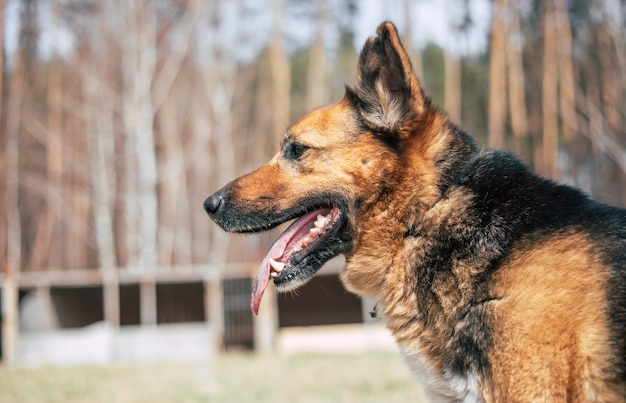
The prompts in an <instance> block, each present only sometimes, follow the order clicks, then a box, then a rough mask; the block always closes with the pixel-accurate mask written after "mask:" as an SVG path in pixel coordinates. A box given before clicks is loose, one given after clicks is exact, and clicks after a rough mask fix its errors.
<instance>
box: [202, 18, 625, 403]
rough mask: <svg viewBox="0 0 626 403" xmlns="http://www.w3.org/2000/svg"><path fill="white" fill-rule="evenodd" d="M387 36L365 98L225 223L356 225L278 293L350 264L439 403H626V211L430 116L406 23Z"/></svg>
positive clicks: (253, 179)
mask: <svg viewBox="0 0 626 403" xmlns="http://www.w3.org/2000/svg"><path fill="white" fill-rule="evenodd" d="M377 33H378V36H377V37H374V38H371V39H370V40H368V42H367V43H366V44H365V46H364V49H363V51H362V54H361V59H360V64H359V69H358V76H357V79H358V84H357V86H356V87H355V88H348V89H347V91H346V95H345V97H344V98H343V99H342V100H341V101H339V102H338V103H337V104H335V105H331V106H326V107H323V108H320V109H317V110H314V111H312V112H311V113H310V114H308V115H306V116H305V117H303V118H302V119H300V120H299V121H298V122H296V123H295V124H294V125H292V126H291V127H290V128H289V129H288V130H287V133H286V135H285V138H284V139H283V142H282V143H281V150H280V151H279V153H278V154H276V156H275V157H274V158H273V159H272V160H271V161H270V162H269V163H268V164H267V165H266V166H264V167H261V168H259V169H258V170H256V171H254V172H252V173H250V174H248V175H246V176H243V177H241V178H239V179H237V180H235V181H233V182H231V183H230V184H228V185H226V186H225V187H224V188H222V189H221V190H220V191H218V192H216V193H215V194H214V195H212V196H211V197H209V198H208V199H207V201H206V202H205V209H206V210H207V212H208V213H209V215H210V216H211V217H212V218H213V219H214V220H215V221H216V222H217V223H218V224H219V225H221V226H222V227H223V228H224V229H226V230H229V231H236V232H255V231H262V230H266V229H268V228H270V227H273V226H275V225H278V224H280V223H282V222H285V221H287V220H289V219H292V218H295V217H298V216H301V215H302V214H304V213H305V212H307V211H311V210H315V209H317V208H323V207H324V206H326V208H329V207H330V206H335V207H336V208H338V209H340V210H341V218H340V219H338V221H337V222H336V223H334V224H332V225H334V227H333V228H332V229H331V230H329V234H328V235H325V237H326V238H320V239H322V240H321V241H320V244H319V245H318V246H316V248H317V249H315V250H314V251H312V252H310V256H309V255H307V257H306V259H305V260H303V261H300V259H296V258H294V257H293V256H295V255H296V253H295V252H293V253H292V252H290V253H291V255H290V256H283V259H284V263H285V264H286V266H285V267H286V268H285V269H284V271H283V272H282V273H280V275H279V276H277V277H276V279H275V283H276V286H277V287H278V289H279V290H290V289H294V288H296V287H298V286H300V285H301V284H303V283H304V282H306V281H307V280H308V279H309V278H310V277H311V276H312V275H313V274H314V273H315V271H316V270H317V269H318V268H319V267H320V266H321V265H322V264H323V263H324V262H325V261H326V260H328V259H329V258H331V257H332V256H334V255H337V254H339V253H343V254H345V256H346V261H347V263H346V267H345V269H344V270H343V271H342V273H341V279H342V281H343V283H344V285H345V286H346V288H347V289H348V290H350V291H351V292H353V293H355V294H357V295H361V296H374V297H376V298H377V299H378V301H379V310H380V312H381V313H383V314H384V318H385V320H386V324H387V327H388V328H389V329H390V330H391V332H392V333H393V335H394V337H395V338H396V340H397V342H398V345H399V347H400V349H401V350H402V352H403V354H404V356H405V357H406V359H407V362H408V364H409V366H410V367H411V368H412V370H413V371H414V373H415V376H416V377H417V379H418V380H419V381H421V382H422V383H423V384H424V385H425V387H426V390H427V391H428V393H429V395H430V396H431V397H432V398H433V400H446V401H456V400H465V401H475V400H479V401H480V400H483V401H507V402H509V401H520V402H527V401H620V400H623V398H624V394H625V392H626V389H625V384H626V380H625V372H626V359H625V355H626V343H625V342H624V338H625V336H626V324H625V323H624V322H626V303H625V298H624V294H625V293H626V275H625V274H624V271H623V268H624V266H626V212H625V211H624V210H620V209H616V208H611V207H608V206H602V205H600V204H598V203H595V202H593V201H592V200H590V199H588V198H587V197H586V196H585V195H583V194H582V193H580V192H579V191H577V190H575V189H572V188H569V187H566V186H562V185H557V184H554V183H552V182H550V181H547V180H544V179H542V178H539V177H537V176H536V175H534V174H532V173H531V172H529V171H528V170H527V169H526V168H525V167H524V166H523V165H522V164H521V163H520V162H519V161H518V160H517V159H515V158H514V157H513V156H511V155H509V154H507V153H504V152H481V151H479V150H478V149H477V147H476V146H475V145H474V143H473V141H472V139H471V137H469V135H467V134H465V133H464V132H462V130H461V129H459V128H458V127H456V126H455V125H454V124H452V123H451V122H450V121H449V120H448V118H447V117H446V115H445V114H442V113H440V112H439V111H438V110H437V109H436V108H434V107H432V106H431V105H430V101H429V100H428V98H426V97H425V96H424V94H423V90H422V88H421V86H420V84H419V81H418V79H417V78H416V77H415V75H414V74H413V71H412V68H411V63H410V60H409V58H408V56H407V54H406V52H405V51H404V49H403V48H402V45H401V43H400V40H399V38H398V34H397V32H396V29H395V27H394V26H393V24H391V23H384V24H381V26H380V27H379V29H378V31H377ZM324 211H325V210H324ZM307 253H309V252H307ZM307 259H308V260H307ZM260 273H261V274H260V276H261V277H262V275H263V273H264V272H263V271H261V272H260Z"/></svg>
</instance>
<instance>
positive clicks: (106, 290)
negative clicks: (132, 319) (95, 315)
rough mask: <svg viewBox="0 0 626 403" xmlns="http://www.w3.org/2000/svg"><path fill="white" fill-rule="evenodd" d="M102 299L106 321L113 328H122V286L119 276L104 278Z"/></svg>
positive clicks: (110, 275)
mask: <svg viewBox="0 0 626 403" xmlns="http://www.w3.org/2000/svg"><path fill="white" fill-rule="evenodd" d="M103 277H104V278H103V284H102V298H103V305H104V320H105V321H106V322H108V323H110V324H111V325H113V327H115V328H117V327H119V326H120V286H119V281H118V279H117V275H116V274H114V273H108V274H106V275H105V276H103Z"/></svg>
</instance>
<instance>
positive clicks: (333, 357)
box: [0, 352, 423, 403]
mask: <svg viewBox="0 0 626 403" xmlns="http://www.w3.org/2000/svg"><path fill="white" fill-rule="evenodd" d="M408 401H411V402H420V401H423V397H422V393H421V388H420V386H419V385H418V384H417V383H416V382H414V381H413V380H412V379H411V376H410V373H409V370H408V368H407V367H406V366H405V365H404V363H403V362H402V359H401V357H400V356H399V355H398V353H394V352H368V353H360V354H293V355H283V356H279V355H271V356H262V355H255V354H243V353H227V354H223V355H221V356H219V357H218V358H217V359H216V361H215V362H213V363H205V364H202V363H196V364H173V365H166V364H158V365H132V366H131V365H124V366H109V367H91V366H90V367H66V368H36V369H28V368H21V369H16V370H8V369H6V368H2V367H0V402H4V403H8V402H20V403H28V402H37V403H39V402H63V403H70V402H90V403H91V402H220V403H222V402H237V403H240V402H272V403H280V402H408Z"/></svg>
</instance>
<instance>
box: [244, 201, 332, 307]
mask: <svg viewBox="0 0 626 403" xmlns="http://www.w3.org/2000/svg"><path fill="white" fill-rule="evenodd" d="M328 211H329V209H323V210H315V211H311V212H310V213H307V214H305V215H303V216H302V217H300V218H298V219H297V220H296V221H294V222H293V223H292V224H291V225H290V226H289V228H287V229H286V230H285V232H283V233H282V234H281V235H280V237H279V238H278V239H277V240H276V242H274V245H272V247H271V248H270V250H269V252H267V255H265V258H264V259H263V262H261V266H259V273H258V274H257V276H256V280H255V281H254V287H253V288H252V297H251V298H250V309H252V312H253V313H254V314H255V315H258V314H259V305H261V298H262V297H263V292H264V291H265V288H267V285H268V284H269V282H270V278H271V276H270V270H271V267H270V259H274V260H276V261H282V258H283V256H284V255H285V250H286V249H287V246H288V245H289V243H290V241H291V240H292V239H293V238H294V235H296V234H298V232H300V230H302V229H303V228H309V227H310V226H311V223H313V222H314V221H315V220H316V219H317V215H318V214H322V215H325V214H328ZM307 232H308V229H307ZM285 257H288V256H285ZM285 263H286V262H285Z"/></svg>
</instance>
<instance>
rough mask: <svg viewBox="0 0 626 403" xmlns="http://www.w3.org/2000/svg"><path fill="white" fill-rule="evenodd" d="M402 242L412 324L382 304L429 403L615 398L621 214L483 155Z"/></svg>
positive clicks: (396, 308) (622, 317)
mask: <svg viewBox="0 0 626 403" xmlns="http://www.w3.org/2000/svg"><path fill="white" fill-rule="evenodd" d="M408 235H409V237H411V238H412V239H411V240H410V241H409V242H407V243H405V245H406V246H405V247H407V248H410V249H411V250H413V251H419V252H418V253H410V252H406V251H404V252H401V254H405V255H407V256H412V258H413V261H412V262H406V264H407V265H408V266H409V267H411V270H410V272H411V273H412V274H413V275H414V276H415V278H411V279H406V278H405V279H402V282H403V283H404V284H417V286H416V287H417V289H416V290H415V292H416V295H417V299H416V302H417V305H418V307H419V309H418V311H419V313H420V315H419V317H414V318H407V317H406V316H405V315H399V314H398V312H401V311H403V310H406V309H408V307H407V306H406V304H410V303H411V302H408V301H407V300H406V299H404V300H401V299H396V300H394V299H393V298H390V299H389V300H387V301H385V300H383V301H382V305H383V306H384V307H385V312H386V314H387V316H388V318H389V326H390V328H391V329H392V331H393V332H394V333H395V334H400V335H406V336H403V337H399V339H398V341H399V344H400V346H401V347H402V348H403V350H404V351H405V355H406V356H407V359H408V361H409V363H410V364H411V366H412V367H413V368H414V369H415V370H416V373H417V375H418V377H420V378H421V380H422V381H424V382H425V383H426V384H427V385H428V387H429V389H430V391H431V394H432V395H433V396H439V397H446V398H449V399H456V398H460V397H464V398H466V399H468V400H473V399H478V398H480V397H482V398H484V399H485V400H495V401H511V399H515V398H516V397H517V398H519V399H520V401H562V400H563V401H564V400H567V401H619V400H621V399H623V396H624V392H625V389H624V381H625V372H624V369H625V364H626V361H625V358H626V298H625V295H626V277H625V275H624V274H625V272H624V267H626V210H622V209H618V208H614V207H610V206H605V205H602V204H599V203H597V202H595V201H593V200H591V199H589V198H588V197H587V196H585V195H584V194H582V193H581V192H580V191H578V190H576V189H573V188H570V187H567V186H563V185H557V184H555V183H553V182H551V181H548V180H545V179H543V178H540V177H538V176H536V175H534V174H533V173H531V172H529V171H528V170H527V169H526V168H525V167H524V166H523V165H522V164H521V163H520V162H519V161H518V160H517V159H516V158H515V157H513V156H512V155H510V154H507V153H504V152H487V153H480V154H478V156H477V157H476V158H474V159H472V160H471V161H469V162H468V163H467V164H466V166H465V169H464V170H463V171H461V172H460V173H459V176H458V177H457V178H455V179H454V181H453V183H452V184H451V186H450V187H449V188H448V190H447V192H446V194H445V195H444V197H443V198H442V199H441V200H440V201H438V202H437V203H436V204H435V205H434V206H433V207H432V208H430V209H429V210H428V211H427V212H426V214H425V217H424V219H422V220H421V221H420V223H419V224H418V225H416V226H414V227H413V228H412V229H411V231H410V232H409V234H408ZM390 287H401V285H400V284H399V283H393V285H391V284H390ZM383 295H388V296H395V295H397V293H395V292H394V293H392V292H388V293H384V294H383ZM409 328H410V329H412V330H411V331H408V330H407V329H409ZM417 335H419V336H417ZM442 335H446V337H445V340H446V342H445V343H442V342H441V339H440V338H441V336H442ZM416 339H419V342H416ZM424 356H426V357H430V360H429V361H427V360H423V358H422V357H424ZM433 366H434V367H442V368H444V370H443V371H440V372H439V374H440V375H434V371H433V370H432V368H431V367H433ZM441 373H443V376H442V375H441Z"/></svg>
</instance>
